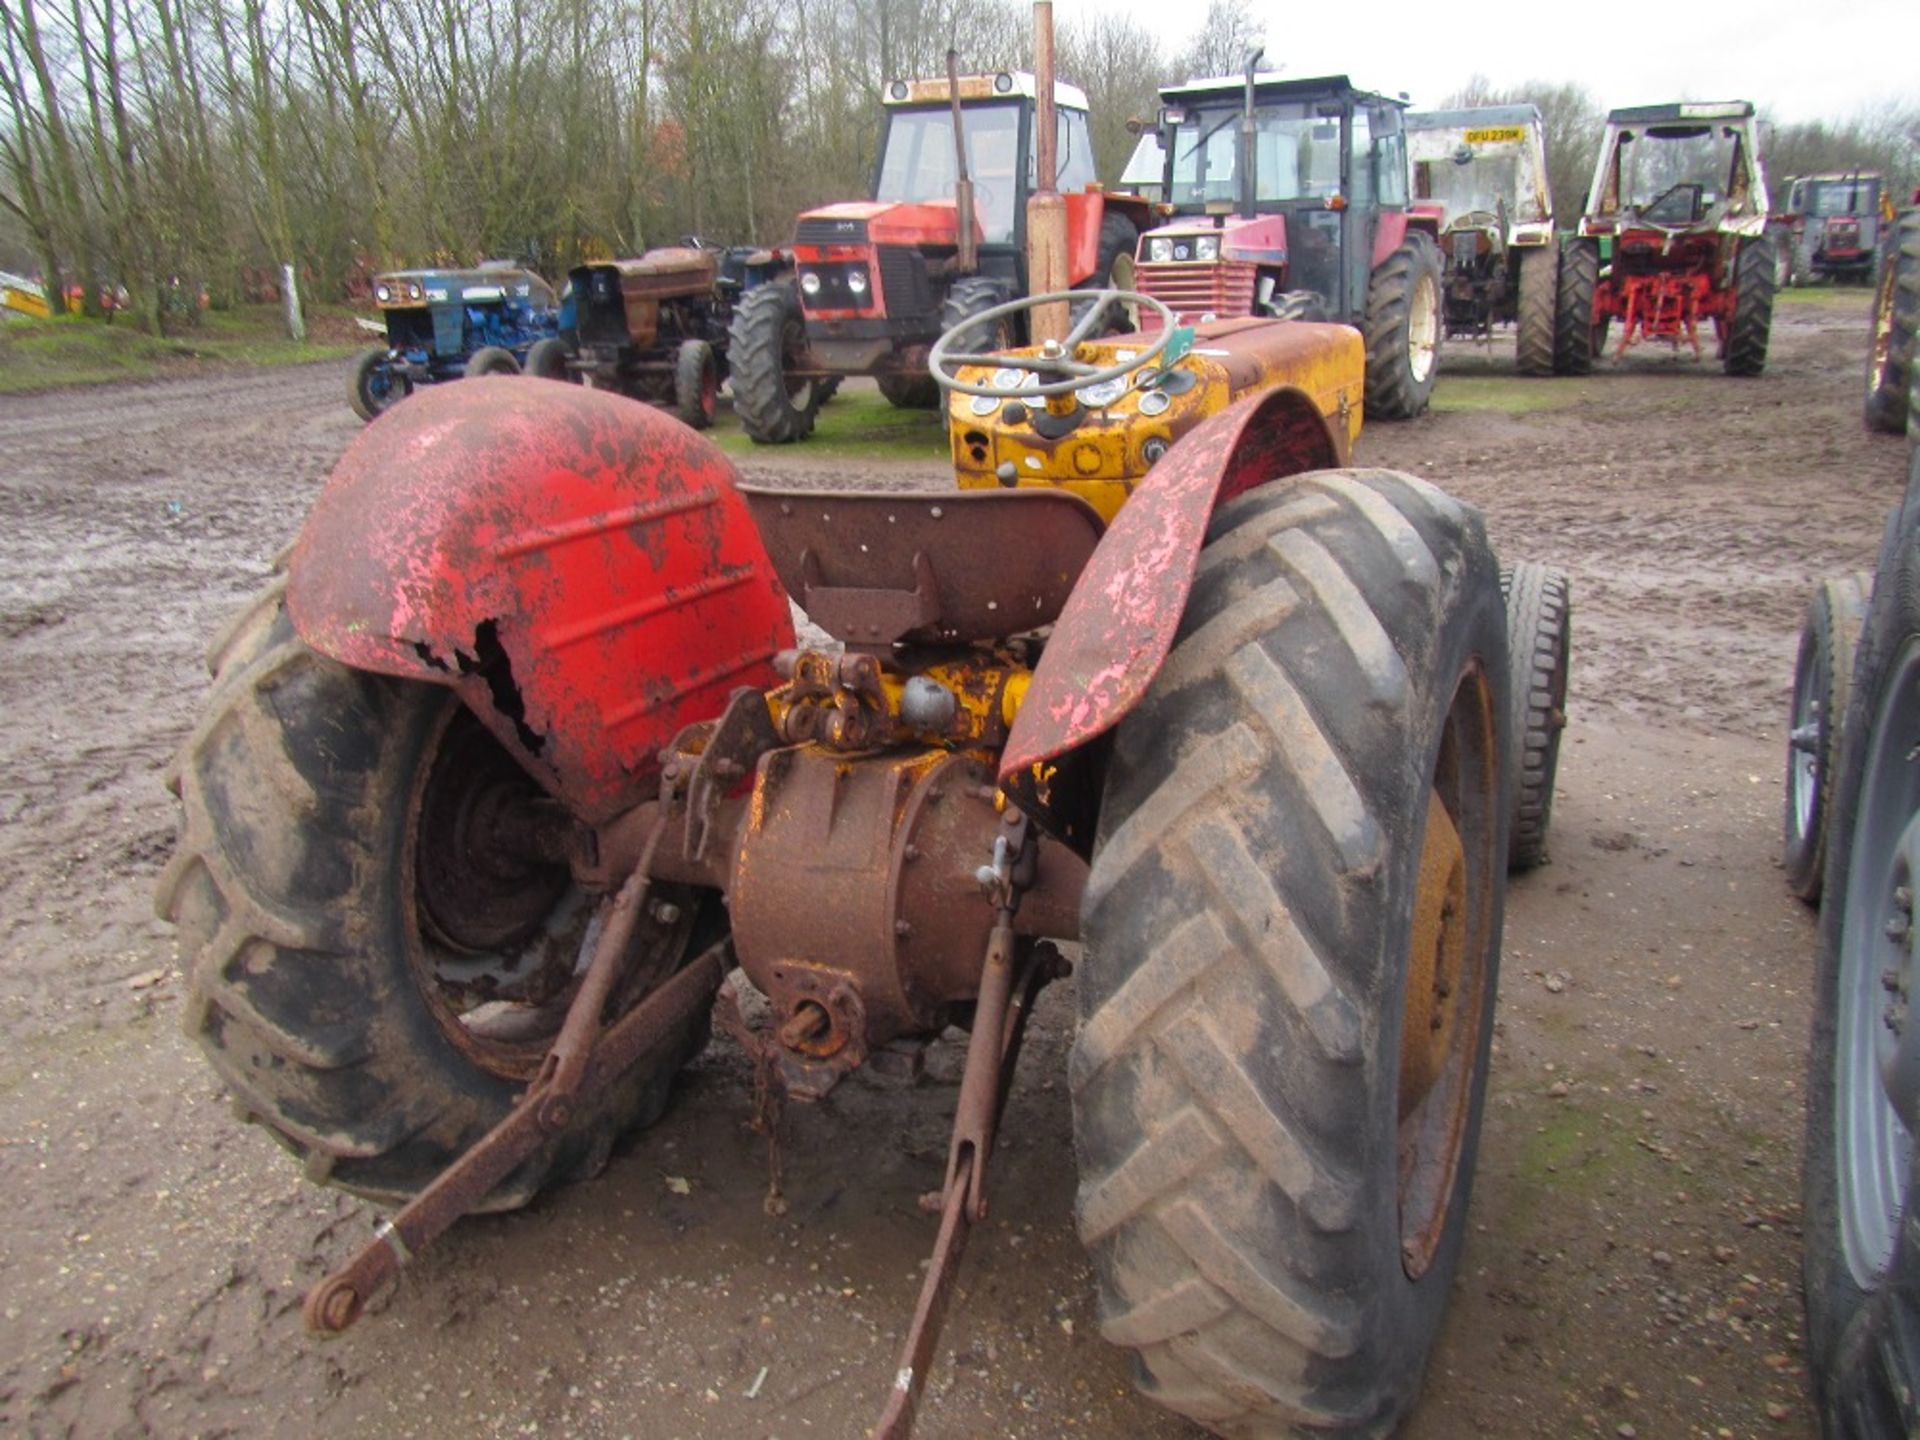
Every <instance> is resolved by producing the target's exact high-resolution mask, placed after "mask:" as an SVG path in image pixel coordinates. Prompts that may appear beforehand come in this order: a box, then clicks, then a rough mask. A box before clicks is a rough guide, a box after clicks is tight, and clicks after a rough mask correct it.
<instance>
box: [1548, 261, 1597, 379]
mask: <svg viewBox="0 0 1920 1440" xmlns="http://www.w3.org/2000/svg"><path fill="white" fill-rule="evenodd" d="M1599 288H1600V247H1599V246H1598V245H1597V244H1595V243H1594V242H1593V241H1591V240H1587V239H1583V238H1580V237H1575V238H1573V239H1571V240H1568V241H1565V242H1564V243H1563V244H1562V245H1561V247H1560V283H1559V288H1558V296H1557V303H1556V305H1555V314H1554V324H1553V369H1554V373H1555V374H1557V375H1591V374H1592V373H1593V362H1594V360H1595V359H1596V358H1597V357H1598V354H1599V351H1600V336H1601V334H1602V332H1601V330H1600V327H1599V326H1597V325H1595V324H1594V321H1593V297H1594V292H1595V291H1597V290H1598V289H1599Z"/></svg>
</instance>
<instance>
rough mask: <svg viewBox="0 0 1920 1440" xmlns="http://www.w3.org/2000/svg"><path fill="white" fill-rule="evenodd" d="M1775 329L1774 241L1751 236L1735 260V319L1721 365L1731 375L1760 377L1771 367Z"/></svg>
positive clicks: (1728, 330) (1728, 332)
mask: <svg viewBox="0 0 1920 1440" xmlns="http://www.w3.org/2000/svg"><path fill="white" fill-rule="evenodd" d="M1772 330H1773V241H1772V240H1771V239H1770V238H1769V237H1767V236H1765V235H1750V236H1748V237H1747V238H1745V239H1743V240H1742V241H1741V242H1740V251H1739V253H1738V254H1737V255H1735V256H1734V260H1733V319H1732V320H1731V321H1729V322H1728V325H1727V338H1726V348H1725V349H1724V351H1723V352H1722V354H1721V358H1720V363H1721V366H1722V367H1723V368H1724V369H1725V370H1726V372H1727V374H1729V375H1758V374H1759V373H1760V372H1761V371H1763V370H1765V369H1766V368H1767V337H1768V335H1769V334H1770V333H1771V332H1772Z"/></svg>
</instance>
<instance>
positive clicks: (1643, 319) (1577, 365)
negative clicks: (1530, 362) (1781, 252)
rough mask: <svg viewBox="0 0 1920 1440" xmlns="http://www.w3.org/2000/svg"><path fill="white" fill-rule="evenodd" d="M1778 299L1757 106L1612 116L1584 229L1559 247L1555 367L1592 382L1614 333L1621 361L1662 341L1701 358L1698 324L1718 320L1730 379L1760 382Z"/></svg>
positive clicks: (1740, 103) (1682, 107)
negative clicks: (1737, 377) (1754, 378)
mask: <svg viewBox="0 0 1920 1440" xmlns="http://www.w3.org/2000/svg"><path fill="white" fill-rule="evenodd" d="M1603 247H1605V250H1606V258H1605V259H1604V260H1603V255H1602V249H1603ZM1773 295H1774V253H1773V242H1772V240H1771V238H1770V237H1769V236H1768V234H1767V182H1766V175H1765V173H1764V171H1763V170H1762V168H1761V161H1760V150H1759V127H1758V126H1757V125H1756V124H1755V122H1754V114H1753V106H1752V105H1751V104H1749V103H1748V102H1746V101H1744V100H1735V101H1728V102H1724V103H1714V104H1700V103H1695V102H1691V101H1689V102H1684V103H1681V104H1677V105H1643V106H1639V107H1637V108H1631V109H1625V110H1615V111H1614V112H1612V113H1611V114H1610V115H1608V116H1607V130H1606V139H1605V141H1604V143H1603V144H1602V145H1601V147H1600V161H1599V164H1598V166H1597V167H1596V168H1595V170H1594V175H1593V187H1592V190H1591V191H1590V193H1589V195H1588V197H1587V208H1586V213H1585V214H1583V215H1582V216H1581V218H1580V233H1579V235H1578V236H1576V237H1575V238H1573V239H1571V240H1569V241H1567V242H1566V244H1565V246H1564V247H1563V249H1562V251H1561V256H1560V285H1559V315H1558V319H1557V323H1556V327H1555V335H1554V368H1555V369H1556V370H1558V371H1559V372H1560V373H1561V374H1567V375H1584V374H1586V373H1588V372H1589V371H1590V370H1592V368H1593V363H1594V361H1595V359H1597V358H1598V357H1599V356H1600V355H1601V354H1603V353H1604V352H1605V350H1606V346H1607V335H1608V332H1609V329H1610V328H1611V327H1612V326H1613V325H1615V324H1618V325H1619V326H1620V338H1619V341H1618V348H1617V349H1616V351H1615V354H1616V355H1624V354H1625V353H1626V352H1627V351H1628V350H1629V349H1631V348H1632V347H1633V346H1635V345H1637V344H1639V343H1641V342H1642V341H1644V340H1663V341H1665V342H1667V343H1668V344H1670V345H1672V346H1674V347H1676V348H1678V347H1679V346H1680V345H1681V344H1682V343H1685V344H1687V345H1689V346H1691V347H1692V349H1693V353H1694V356H1695V357H1696V358H1698V357H1699V356H1700V355H1701V354H1702V350H1701V344H1700V327H1701V326H1702V325H1706V324H1709V323H1711V325H1712V326H1713V330H1714V334H1715V336H1716V339H1717V346H1716V349H1717V353H1718V357H1719V360H1720V363H1721V365H1722V366H1723V367H1724V368H1725V370H1726V372H1727V374H1729V375H1758V374H1759V373H1760V372H1761V371H1762V370H1764V369H1765V368H1766V364H1767V337H1768V333H1769V331H1770V330H1771V329H1772V326H1773Z"/></svg>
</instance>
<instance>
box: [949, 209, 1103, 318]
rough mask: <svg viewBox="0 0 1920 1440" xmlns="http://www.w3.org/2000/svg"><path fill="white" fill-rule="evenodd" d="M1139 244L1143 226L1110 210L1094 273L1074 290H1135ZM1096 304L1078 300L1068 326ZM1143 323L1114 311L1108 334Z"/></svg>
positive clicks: (1075, 302)
mask: <svg viewBox="0 0 1920 1440" xmlns="http://www.w3.org/2000/svg"><path fill="white" fill-rule="evenodd" d="M1139 244H1140V227H1139V226H1137V225H1135V224H1134V223H1133V221H1132V220H1130V219H1128V218H1127V217H1126V216H1125V215H1122V214H1120V213H1119V212H1118V211H1117V210H1109V211H1107V212H1106V213H1105V214H1104V215H1102V216H1101V217H1100V241H1099V248H1098V249H1097V250H1096V251H1095V252H1094V259H1093V273H1092V274H1091V275H1089V276H1087V278H1086V279H1084V280H1082V281H1081V282H1080V283H1079V284H1078V285H1076V286H1074V287H1073V288H1074V289H1076V290H1087V291H1097V290H1131V289H1133V288H1134V286H1133V252H1134V250H1135V249H1136V248H1137V247H1138V245H1139ZM962 283H965V282H962ZM955 288H958V287H955ZM1092 304H1093V302H1092V300H1090V299H1089V300H1076V301H1074V302H1073V303H1072V305H1071V306H1069V308H1068V317H1067V323H1068V324H1069V325H1078V324H1079V323H1080V321H1081V319H1082V318H1083V317H1084V316H1085V315H1086V313H1087V309H1088V307H1090V306H1091V305H1092ZM1139 323H1140V317H1139V315H1138V313H1137V312H1136V311H1135V310H1132V309H1130V310H1128V312H1127V313H1126V314H1125V315H1122V314H1121V313H1120V312H1119V311H1118V310H1114V311H1111V312H1109V314H1108V315H1107V330H1106V333H1107V334H1109V335H1120V334H1125V333H1126V332H1127V331H1129V330H1132V329H1135V328H1136V327H1137V326H1138V325H1139ZM1116 327H1117V328H1116ZM1096 338H1097V337H1096Z"/></svg>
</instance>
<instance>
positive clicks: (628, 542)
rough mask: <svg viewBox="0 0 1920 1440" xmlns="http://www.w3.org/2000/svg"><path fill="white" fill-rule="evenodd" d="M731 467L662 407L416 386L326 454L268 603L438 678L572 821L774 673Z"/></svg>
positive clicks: (574, 394)
mask: <svg viewBox="0 0 1920 1440" xmlns="http://www.w3.org/2000/svg"><path fill="white" fill-rule="evenodd" d="M735 479H736V477H735V475H734V471H733V467H732V466H731V465H729V464H728V463H727V461H726V459H725V457H724V456H722V455H721V454H720V452H719V451H718V450H717V449H715V448H714V447H713V446H712V445H711V444H710V443H709V442H707V441H706V440H703V439H701V438H700V437H699V436H698V435H696V434H694V432H693V431H691V430H689V429H687V428H686V427H685V426H683V425H681V424H679V423H678V422H677V421H675V420H673V419H671V418H670V417H668V416H667V415H665V414H664V413H662V412H660V411H657V410H654V409H652V408H650V407H648V406H644V405H636V404H635V403H634V402H633V401H631V400H624V399H619V398H617V397H615V396H612V395H608V394H606V393H604V392H598V391H592V390H585V389H580V388H577V387H574V386H570V385H556V384H551V383H547V382H543V381H535V380H526V379H508V378H494V379H484V380H462V381H460V382H458V383H457V384H448V385H435V386H432V387H429V388H427V389H424V390H422V391H421V392H420V393H419V394H417V395H415V396H413V397H412V398H410V399H409V400H408V401H407V402H406V403H405V404H404V405H400V406H398V407H397V408H395V409H394V410H393V411H391V412H389V413H388V414H387V415H384V416H382V417H381V418H380V420H378V421H377V422H376V423H374V424H372V425H370V426H368V427H367V428H366V429H365V430H364V431H362V432H361V433H360V435H359V436H358V438H356V439H355V440H354V442H353V443H352V444H351V445H350V446H348V447H347V452H346V454H345V455H343V456H342V457H341V459H340V463H339V464H338V465H337V466H336V467H335V468H334V472H333V475H332V477H331V478H330V479H329V480H328V482H327V485H326V488H325V489H324V490H323V491H322V492H321V495H320V498H319V500H318V502H317V503H316V504H315V505H314V507H313V511H312V513H311V514H310V515H309V516H308V517H307V522H306V524H305V526H304V527H303V528H302V530H301V532H300V538H299V540H298V542H297V543H296V544H295V547H294V551H293V557H292V561H291V566H290V571H291V573H290V576H289V583H288V589H287V605H288V609H289V611H290V612H291V614H292V617H293V623H294V625H295V627H296V628H297V629H298V630H299V632H300V635H301V637H302V638H303V639H305V640H306V642H307V643H308V644H309V645H311V646H313V648H314V649H316V650H318V651H320V652H321V653H322V654H325V655H329V656H331V657H332V658H334V659H335V660H338V661H340V662H341V663H342V664H345V665H351V666H354V667H356V668H358V669H362V670H374V671H378V672H380V673H382V674H386V675H398V676H403V677H406V678H409V679H415V680H426V681H431V682H433V683H436V684H442V685H449V686H452V687H453V688H455V689H456V690H458V691H459V692H460V694H461V697H462V699H464V700H465V701H466V703H467V704H468V705H469V706H470V707H471V708H472V709H473V710H474V712H475V713H476V714H477V715H479V717H480V718H481V719H482V720H483V721H485V722H486V724H487V726H488V728H489V729H491V730H492V731H493V732H494V734H496V735H497V736H499V737H500V739H501V741H502V742H503V743H505V744H506V745H507V747H508V748H509V749H510V750H511V751H513V753H514V755H515V756H516V757H517V758H518V759H519V760H520V762H521V763H522V764H523V765H525V766H526V767H527V769H528V770H529V771H531V772H532V773H533V774H534V775H535V776H537V777H538V778H539V779H540V781H541V782H542V784H544V785H545V786H546V787H547V788H548V789H549V790H550V791H551V792H552V793H553V794H555V795H556V796H558V797H559V798H560V799H561V800H563V801H565V802H566V804H567V806H568V808H569V809H570V810H571V811H573V813H575V814H576V815H579V816H581V817H582V818H584V819H587V820H589V821H600V820H604V819H606V818H607V817H609V816H611V815H614V814H617V813H618V812H619V811H621V810H623V809H625V808H627V807H628V806H629V805H631V804H633V803H634V802H636V801H637V800H639V799H641V798H643V797H644V795H645V794H647V793H648V792H649V791H650V789H651V784H652V777H653V775H654V773H655V772H656V770H657V762H656V760H655V754H656V752H657V751H658V750H659V749H660V748H661V746H663V745H664V744H666V742H667V741H668V740H670V739H671V738H672V737H673V736H674V734H675V733H677V732H678V731H679V730H680V729H681V728H682V727H683V726H685V725H687V724H689V723H691V722H692V721H695V720H701V719H708V718H711V717H712V716H715V715H717V714H719V713H720V711H721V710H722V709H723V708H724V706H725V704H726V698H727V695H728V693H729V692H730V691H731V690H732V689H733V688H734V687H736V686H740V685H754V686H763V685H771V684H774V683H776V681H775V678H774V673H773V667H772V664H771V660H772V657H773V656H774V654H776V653H777V652H778V651H780V650H781V649H783V648H785V647H787V646H790V645H791V644H792V643H793V625H792V620H791V616H790V612H789V610H788V608H787V596H786V592H785V590H784V589H783V588H782V587H781V585H780V581H779V579H778V578H777V577H776V576H775V574H774V571H773V566H772V565H771V563H769V561H768V559H767V555H766V551H765V550H764V549H763V548H762V546H761V543H760V536H759V532H758V531H757V530H755V528H754V525H753V521H752V520H751V518H750V517H749V516H748V514H747V509H746V504H745V502H744V501H743V500H742V499H741V498H740V496H739V495H738V493H736V491H735V489H734V485H735Z"/></svg>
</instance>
